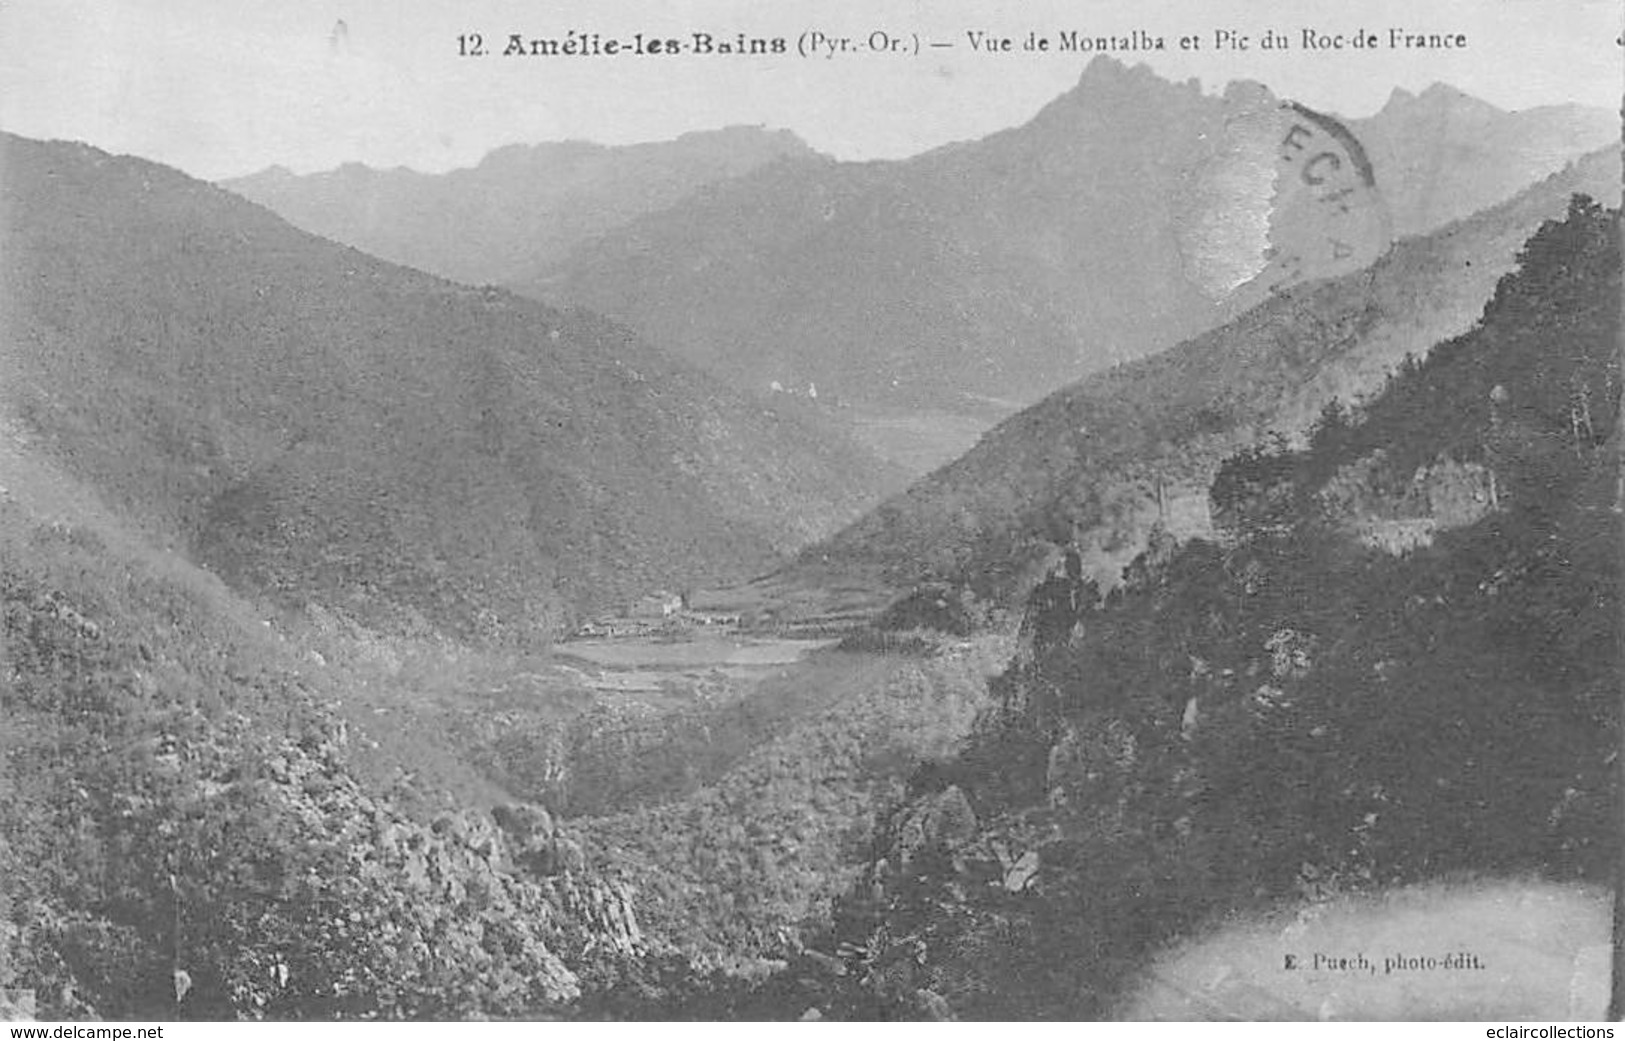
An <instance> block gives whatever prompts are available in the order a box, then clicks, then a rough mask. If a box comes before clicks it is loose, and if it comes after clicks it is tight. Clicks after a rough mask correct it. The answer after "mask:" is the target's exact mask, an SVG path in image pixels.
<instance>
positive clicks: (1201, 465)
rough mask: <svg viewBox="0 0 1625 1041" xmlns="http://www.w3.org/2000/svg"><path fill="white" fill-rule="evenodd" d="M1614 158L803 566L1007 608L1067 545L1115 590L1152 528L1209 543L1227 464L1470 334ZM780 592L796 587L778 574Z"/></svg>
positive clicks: (833, 542) (1019, 450)
mask: <svg viewBox="0 0 1625 1041" xmlns="http://www.w3.org/2000/svg"><path fill="white" fill-rule="evenodd" d="M1620 177H1621V169H1620V155H1619V150H1618V148H1617V147H1616V148H1610V149H1604V150H1601V151H1598V152H1595V153H1593V154H1591V155H1589V156H1586V157H1584V158H1582V159H1581V160H1580V161H1579V162H1576V163H1572V164H1570V165H1569V166H1567V167H1566V168H1564V169H1563V170H1560V171H1559V172H1557V173H1555V174H1553V175H1551V176H1550V177H1548V178H1546V179H1544V180H1543V181H1541V182H1540V183H1538V184H1535V185H1532V186H1530V187H1529V188H1527V189H1525V190H1524V191H1522V192H1520V193H1519V194H1517V195H1516V196H1514V197H1513V198H1512V199H1509V200H1507V201H1506V202H1504V203H1502V204H1500V205H1498V206H1494V207H1491V208H1489V209H1487V210H1484V211H1483V212H1481V213H1478V214H1475V215H1474V216H1472V217H1469V218H1467V219H1465V220H1460V221H1456V222H1453V223H1451V224H1449V225H1447V226H1446V227H1444V228H1441V229H1439V230H1437V231H1434V232H1432V233H1430V234H1428V235H1424V236H1420V237H1415V238H1411V239H1407V240H1404V241H1402V242H1400V243H1399V244H1398V245H1397V246H1395V247H1394V249H1393V250H1392V251H1391V252H1389V253H1388V254H1387V255H1386V256H1385V257H1383V258H1382V259H1381V260H1380V261H1378V262H1377V263H1376V264H1375V265H1374V266H1372V267H1371V268H1370V269H1368V270H1366V271H1361V272H1357V273H1354V274H1350V275H1345V276H1343V277H1341V278H1337V279H1332V280H1327V281H1321V282H1314V283H1305V284H1303V285H1299V286H1294V287H1292V288H1290V289H1288V290H1285V291H1283V292H1281V293H1279V294H1277V295H1276V296H1274V297H1273V298H1271V299H1269V300H1268V301H1266V302H1265V303H1264V304H1262V305H1260V306H1258V307H1256V308H1254V309H1253V310H1251V311H1248V312H1247V313H1245V314H1243V315H1242V316H1240V317H1238V318H1236V319H1234V320H1232V321H1230V322H1228V323H1226V324H1225V325H1222V326H1220V327H1219V328H1216V329H1213V330H1211V331H1208V332H1205V333H1202V334H1201V335H1199V336H1196V337H1193V338H1191V339H1190V340H1187V341H1186V342H1184V343H1181V344H1179V345H1178V346H1176V347H1174V348H1172V349H1171V350H1168V351H1165V352H1162V353H1160V354H1157V355H1154V356H1152V357H1148V358H1144V359H1140V360H1138V361H1135V362H1132V363H1130V364H1126V365H1122V366H1118V367H1116V368H1113V369H1111V370H1108V371H1106V372H1101V373H1097V374H1095V375H1093V376H1090V377H1087V378H1085V379H1083V380H1081V381H1079V382H1077V383H1074V384H1072V385H1070V386H1068V387H1065V388H1063V389H1062V390H1059V391H1057V392H1056V393H1054V394H1052V395H1050V396H1049V397H1047V398H1045V399H1044V400H1043V401H1042V402H1040V403H1039V404H1037V405H1035V406H1033V407H1031V408H1029V409H1027V410H1025V411H1023V412H1021V413H1019V414H1017V415H1015V416H1013V417H1011V418H1010V419H1008V420H1006V421H1005V422H1003V423H1001V424H1000V425H999V426H998V427H996V428H995V429H994V430H992V431H990V432H989V433H987V434H986V435H984V436H983V437H982V439H981V440H980V442H979V443H978V444H977V446H976V447H975V448H974V449H972V450H971V451H970V452H968V453H966V454H965V455H964V456H962V457H961V458H959V459H957V460H955V461H954V462H952V463H951V464H949V465H947V466H944V467H943V468H941V469H939V470H937V471H935V472H933V473H932V474H930V475H928V476H927V477H925V478H922V479H921V480H919V481H917V482H916V483H915V484H913V485H912V486H911V487H910V488H909V489H908V490H907V491H906V492H905V493H903V494H901V495H899V496H897V497H895V498H894V499H892V500H890V501H888V502H886V503H885V504H884V505H882V506H881V507H879V508H878V509H876V510H874V511H872V512H871V513H869V514H867V515H865V516H864V517H863V518H861V519H860V520H858V521H856V522H855V523H854V524H853V525H851V526H850V527H848V528H846V529H845V530H843V531H841V532H840V533H838V534H837V535H835V536H833V537H832V538H831V539H829V540H828V541H827V542H825V543H823V544H820V545H817V546H813V547H810V548H809V549H807V550H805V551H803V553H802V555H801V561H802V564H801V566H802V567H804V568H808V569H811V570H812V571H815V572H818V573H823V571H824V569H826V568H830V567H834V568H836V569H837V570H848V571H852V572H855V573H856V572H873V571H878V572H879V573H881V574H883V575H885V576H886V577H887V578H888V579H889V580H890V581H891V582H893V583H894V584H895V585H897V586H901V587H907V586H908V585H909V584H911V583H915V582H920V581H927V580H954V581H960V582H964V583H967V584H969V585H971V586H974V587H976V588H978V589H980V590H982V591H985V592H995V593H999V594H1008V593H1012V592H1017V591H1019V590H1020V589H1022V588H1024V587H1025V586H1026V585H1029V584H1030V583H1031V582H1032V581H1033V580H1034V578H1035V574H1036V571H1037V570H1041V569H1042V568H1043V567H1045V566H1046V565H1047V563H1048V562H1049V561H1050V560H1051V559H1052V558H1051V557H1050V554H1052V553H1053V552H1054V547H1055V546H1057V545H1062V544H1066V543H1068V542H1077V543H1079V544H1080V545H1081V546H1083V547H1084V548H1085V550H1086V555H1087V556H1088V558H1089V561H1090V564H1091V567H1092V569H1093V570H1094V572H1095V574H1096V577H1097V578H1098V579H1099V580H1101V581H1102V582H1103V583H1105V584H1108V585H1109V584H1111V583H1112V582H1114V581H1115V580H1116V578H1117V576H1118V573H1119V572H1120V570H1121V568H1122V566H1123V565H1124V564H1125V563H1127V561H1128V560H1129V559H1130V558H1132V557H1133V556H1134V555H1135V554H1136V553H1138V552H1139V550H1140V548H1141V547H1143V545H1144V544H1145V538H1146V536H1147V534H1148V533H1149V531H1150V530H1151V529H1152V528H1153V526H1156V525H1159V524H1160V525H1161V526H1163V527H1164V528H1165V529H1167V530H1168V531H1170V532H1171V533H1172V534H1173V535H1175V536H1177V537H1181V538H1188V537H1191V536H1195V535H1208V534H1211V520H1210V518H1209V516H1208V509H1207V488H1208V486H1209V484H1210V483H1211V481H1212V477H1213V473H1214V471H1215V470H1216V468H1217V466H1218V464H1219V462H1220V461H1221V460H1222V459H1223V458H1224V457H1225V456H1227V455H1229V454H1230V453H1231V452H1232V451H1234V450H1235V449H1236V448H1237V447H1239V446H1241V445H1245V444H1248V443H1251V442H1252V441H1254V440H1256V439H1258V438H1261V437H1263V436H1264V435H1265V434H1266V433H1267V432H1269V431H1272V430H1273V431H1277V432H1280V433H1282V434H1284V435H1288V436H1291V435H1295V434H1298V433H1301V432H1302V431H1304V430H1306V429H1307V428H1308V427H1309V426H1310V424H1311V423H1313V422H1314V421H1315V419H1316V417H1317V415H1318V413H1319V411H1320V410H1321V409H1322V408H1323V407H1324V406H1325V405H1326V404H1327V403H1328V402H1329V401H1331V400H1332V399H1334V398H1340V399H1341V400H1342V402H1343V404H1345V405H1349V404H1354V403H1357V402H1358V401H1359V400H1360V399H1361V398H1362V397H1363V396H1364V395H1367V394H1370V393H1373V392H1375V391H1376V390H1377V389H1379V388H1380V387H1381V386H1382V383H1383V380H1384V379H1385V378H1386V376H1387V373H1388V372H1390V371H1392V369H1393V368H1394V367H1395V366H1396V365H1398V364H1399V363H1400V362H1402V361H1403V360H1404V359H1405V358H1406V357H1407V356H1409V355H1412V354H1421V353H1424V352H1425V351H1426V350H1427V349H1428V348H1429V347H1430V346H1431V345H1432V344H1434V343H1436V342H1438V341H1440V340H1443V339H1446V338H1448V337H1450V336H1453V335H1456V334H1458V333H1460V332H1462V331H1464V330H1465V329H1467V328H1468V327H1469V326H1470V325H1471V324H1472V322H1473V320H1474V319H1475V317H1476V315H1477V314H1478V312H1479V311H1480V310H1481V309H1482V307H1483V305H1484V303H1485V301H1486V300H1488V299H1489V296H1490V294H1491V293H1492V291H1493V290H1494V288H1495V284H1496V280H1497V279H1498V278H1499V277H1501V276H1502V275H1503V274H1505V273H1506V272H1507V271H1508V270H1510V269H1511V267H1512V265H1513V262H1514V260H1515V257H1516V254H1517V250H1518V249H1519V247H1520V246H1521V245H1522V243H1523V242H1524V240H1525V239H1526V238H1527V237H1528V236H1529V235H1530V234H1532V233H1533V231H1534V230H1535V229H1536V228H1538V227H1539V226H1540V225H1541V222H1542V221H1545V220H1548V219H1551V218H1554V217H1557V216H1560V215H1562V213H1563V212H1564V207H1565V206H1566V205H1567V201H1568V199H1569V197H1570V195H1571V194H1573V193H1576V192H1581V193H1586V194H1589V195H1591V196H1593V197H1594V198H1597V199H1599V200H1603V201H1604V202H1605V203H1607V204H1610V205H1612V204H1616V203H1617V202H1618V200H1619V197H1620ZM785 577H787V578H788V577H792V576H790V575H787V576H785Z"/></svg>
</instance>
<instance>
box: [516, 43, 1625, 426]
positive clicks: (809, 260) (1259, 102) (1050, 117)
mask: <svg viewBox="0 0 1625 1041" xmlns="http://www.w3.org/2000/svg"><path fill="white" fill-rule="evenodd" d="M1436 97H1437V96H1436V95H1434V96H1430V97H1429V98H1428V99H1427V103H1426V104H1425V105H1419V106H1418V107H1416V108H1415V109H1414V110H1412V109H1408V108H1406V107H1405V106H1403V105H1400V104H1397V103H1396V104H1395V105H1391V106H1390V108H1389V110H1387V111H1386V112H1385V115H1383V116H1382V117H1380V118H1377V119H1375V120H1373V121H1370V123H1371V127H1372V129H1373V131H1374V132H1376V133H1378V134H1379V136H1380V137H1381V139H1382V141H1383V142H1384V150H1383V151H1382V152H1381V153H1380V154H1379V155H1377V156H1375V157H1373V165H1374V168H1375V169H1374V184H1375V188H1374V190H1373V192H1370V193H1367V194H1369V195H1371V198H1370V200H1369V205H1370V206H1372V207H1375V208H1379V209H1380V208H1381V207H1383V206H1386V207H1388V208H1391V209H1392V211H1393V212H1394V213H1395V214H1398V215H1400V218H1401V219H1400V221H1399V227H1400V229H1401V230H1403V231H1419V230H1429V229H1431V228H1433V227H1435V226H1436V225H1437V223H1439V222H1442V221H1444V220H1448V219H1450V218H1453V217H1459V216H1464V215H1466V214H1467V213H1468V212H1471V210H1472V209H1476V208H1478V207H1479V206H1480V205H1487V204H1489V203H1492V202H1498V201H1500V200H1501V199H1503V198H1504V197H1505V196H1506V195H1510V194H1511V193H1512V192H1513V191H1516V190H1517V189H1519V188H1521V187H1523V186H1525V185H1526V184H1528V183H1529V182H1530V181H1533V180H1536V179H1538V178H1539V177H1541V176H1544V175H1546V174H1548V173H1551V172H1553V171H1554V170H1556V169H1558V168H1560V167H1561V166H1562V164H1563V162H1564V161H1565V160H1567V159H1569V158H1574V157H1578V156H1579V155H1581V154H1583V153H1584V152H1586V151H1589V150H1592V149H1595V148H1597V147H1598V146H1599V145H1601V144H1602V143H1604V142H1605V141H1607V140H1608V139H1609V138H1610V137H1613V136H1617V135H1616V134H1614V133H1613V132H1612V129H1611V127H1612V122H1613V118H1612V116H1611V115H1610V114H1607V113H1602V114H1598V118H1597V119H1593V118H1592V114H1591V113H1589V112H1586V113H1584V114H1583V116H1582V115H1576V114H1574V113H1569V112H1566V111H1565V112H1556V111H1545V110H1542V111H1537V112H1533V113H1528V114H1523V115H1520V116H1512V115H1508V114H1504V113H1498V114H1495V115H1493V116H1490V117H1484V118H1480V117H1479V116H1478V115H1472V116H1471V118H1469V117H1468V116H1461V117H1460V118H1457V117H1455V116H1452V115H1451V114H1450V113H1449V112H1446V111H1444V110H1443V109H1441V108H1440V106H1436V105H1435V104H1434V101H1435V100H1436ZM1278 108H1279V102H1278V101H1277V100H1276V99H1274V98H1273V97H1272V96H1270V94H1269V93H1268V91H1267V90H1265V89H1263V88H1260V87H1258V86H1256V85H1252V84H1241V83H1238V84H1232V85H1231V86H1230V87H1229V88H1228V89H1227V90H1226V91H1225V92H1224V94H1223V95H1222V96H1214V95H1208V94H1204V93H1203V92H1202V91H1201V89H1200V85H1199V84H1197V83H1196V82H1195V81H1192V82H1189V83H1185V84H1173V83H1169V82H1166V81H1164V80H1162V79H1160V78H1158V77H1157V76H1156V75H1155V74H1154V73H1153V72H1151V71H1150V70H1149V69H1148V68H1146V67H1144V66H1138V67H1135V68H1132V69H1131V68H1126V67H1124V66H1123V65H1121V64H1119V63H1117V62H1116V61H1114V60H1112V59H1111V58H1108V57H1100V58H1097V59H1096V60H1094V61H1093V62H1091V63H1090V64H1089V66H1088V67H1087V68H1086V69H1085V71H1084V73H1083V75H1082V77H1081V79H1080V81H1079V83H1078V84H1077V86H1076V87H1075V88H1074V89H1073V90H1071V91H1069V92H1068V93H1066V94H1064V95H1062V96H1061V97H1059V98H1057V99H1055V100H1054V101H1053V102H1051V103H1050V104H1049V105H1047V106H1046V107H1045V108H1044V109H1043V110H1042V111H1040V112H1039V113H1038V114H1037V115H1035V116H1034V118H1033V119H1032V120H1031V121H1029V122H1028V123H1027V124H1025V125H1023V126H1020V127H1017V128H1013V129H1010V130H1006V131H1002V132H1000V133H996V134H993V135H991V136H989V137H987V138H984V139H982V140H978V141H973V142H967V143H963V144H958V145H952V146H949V147H945V148H941V149H938V150H936V151H933V152H930V153H927V154H925V155H921V156H918V157H915V158H912V159H909V160H905V161H899V162H872V163H836V162H823V163H818V162H797V163H782V164H777V165H774V166H771V167H766V168H764V169H762V170H759V171H757V172H756V173H754V174H751V175H748V176H745V177H742V178H738V179H736V180H734V181H730V182H727V183H725V184H718V185H715V186H713V187H711V188H709V189H707V190H705V191H703V192H700V193H698V194H697V195H696V196H694V197H692V198H690V199H687V200H684V201H683V202H681V203H679V204H677V205H674V206H673V207H671V208H670V209H668V210H665V211H662V212H660V213H656V214H651V215H650V216H648V217H645V218H642V219H640V220H637V221H634V222H633V223H631V224H630V225H628V226H626V227H624V228H621V229H618V230H615V231H612V232H610V233H608V234H606V235H605V236H603V237H602V238H600V239H598V240H595V241H593V242H590V243H587V244H584V245H583V246H582V247H581V248H580V249H578V250H577V251H576V252H575V253H574V254H573V255H572V256H571V257H570V258H569V260H568V261H566V262H564V263H561V264H559V265H556V266H555V267H554V269H553V270H551V271H550V272H545V273H543V274H542V276H541V277H540V278H538V279H536V280H534V281H531V282H527V283H522V284H518V285H517V286H516V288H518V289H520V290H521V291H523V292H528V293H532V294H534V295H537V296H538V297H540V298H542V299H546V300H566V301H571V302H575V303H579V304H582V305H584V306H587V307H590V308H592V309H594V310H597V311H600V312H601V313H604V314H608V315H611V316H614V317H615V318H617V319H619V320H624V321H626V322H628V323H629V324H631V325H632V326H633V327H634V328H635V329H637V330H638V331H639V332H641V333H643V334H644V335H647V336H648V337H649V338H650V339H651V340H653V341H654V342H656V343H659V344H661V345H663V346H669V347H670V348H672V349H673V350H675V351H677V352H679V353H681V354H682V355H683V356H685V357H687V358H690V359H692V360H694V361H696V362H698V363H700V364H701V365H704V366H707V367H709V368H711V369H712V370H713V371H715V372H717V373H719V374H722V375H724V376H726V377H727V378H729V379H734V380H737V381H739V382H741V383H743V384H744V385H746V386H756V387H763V386H767V385H769V384H771V383H775V382H776V383H778V384H780V385H781V386H783V387H786V388H798V389H803V390H804V389H805V388H808V387H809V385H811V386H815V387H816V388H817V390H818V393H819V396H820V400H826V401H827V400H828V399H829V398H830V397H831V396H832V395H833V396H834V397H835V398H838V399H839V400H841V401H844V402H848V403H857V404H860V405H863V406H866V407H870V408H874V407H880V408H891V409H896V410H905V411H918V410H922V409H928V408H930V409H941V410H947V411H950V412H955V411H958V412H971V411H974V408H973V403H982V402H985V400H986V399H990V398H991V399H995V400H996V401H998V402H1001V403H1005V404H1011V403H1027V402H1031V401H1034V400H1036V399H1037V398H1039V397H1041V396H1042V395H1043V394H1046V393H1048V392H1049V391H1051V390H1053V389H1054V388H1055V387H1057V386H1060V385H1062V384H1065V383H1067V382H1070V381H1072V380H1075V379H1077V378H1079V377H1081V376H1083V375H1085V374H1086V373H1089V372H1091V371H1094V370H1098V369H1102V368H1105V367H1107V366H1110V365H1112V364H1115V363H1118V362H1122V361H1127V360H1130V359H1133V358H1136V357H1139V356H1141V355H1144V354H1146V353H1149V352H1152V351H1156V350H1161V349H1163V348H1165V347H1167V346H1168V345H1170V344H1173V343H1176V342H1178V341H1179V340H1181V339H1184V338H1186V337H1188V336H1191V335H1193V334H1195V333H1197V332H1200V331H1201V330H1203V329H1206V328H1209V327H1210V326H1212V325H1214V324H1216V323H1217V322H1219V321H1221V320H1223V319H1224V318H1226V317H1230V316H1231V315H1232V314H1233V312H1231V311H1228V310H1227V306H1228V300H1227V294H1228V292H1229V290H1230V289H1231V288H1232V287H1233V286H1234V284H1235V281H1236V279H1228V280H1227V279H1226V278H1219V277H1216V276H1215V274H1214V273H1211V272H1204V271H1199V270H1193V267H1200V266H1202V265H1204V264H1211V263H1212V262H1214V260H1215V258H1208V257H1206V256H1205V255H1204V251H1205V250H1208V249H1211V248H1212V244H1211V243H1205V242H1196V241H1193V236H1194V237H1195V238H1196V239H1201V238H1203V237H1204V236H1208V235H1220V236H1221V237H1222V236H1224V235H1232V234H1234V231H1235V229H1234V228H1229V227H1225V225H1226V224H1227V222H1228V223H1230V224H1234V223H1235V220H1236V219H1237V210H1238V209H1240V210H1246V211H1248V212H1251V211H1252V210H1256V211H1257V212H1256V213H1252V216H1253V217H1255V218H1256V219H1257V220H1258V221H1259V222H1262V223H1264V224H1267V223H1268V222H1269V219H1270V215H1269V213H1268V208H1269V206H1270V202H1271V200H1270V194H1271V190H1272V181H1271V178H1270V176H1269V175H1270V174H1271V171H1272V169H1273V166H1274V162H1275V152H1277V151H1278V150H1280V148H1281V145H1280V141H1281V136H1280V134H1279V133H1278V132H1275V131H1273V130H1267V131H1263V132H1261V133H1259V134H1257V135H1252V137H1249V135H1248V133H1247V128H1248V127H1249V126H1252V125H1253V124H1252V123H1250V122H1249V121H1253V120H1255V119H1257V118H1258V117H1260V116H1263V115H1267V114H1268V113H1269V112H1272V111H1275V110H1277V109H1278ZM1436 110H1437V112H1442V113H1443V114H1436ZM1492 111H1493V110H1492ZM1266 122H1267V120H1266ZM1598 126H1602V127H1604V128H1605V129H1604V130H1602V131H1600V132H1599V131H1598ZM1255 129H1256V127H1255ZM1238 134H1239V135H1240V136H1241V137H1243V138H1248V140H1243V141H1240V142H1239V143H1238V142H1232V141H1231V138H1234V137H1236V136H1237V135H1238ZM1355 136H1356V137H1358V136H1359V135H1358V133H1356V135H1355ZM1463 137H1470V138H1471V139H1472V140H1473V141H1474V142H1475V144H1474V146H1473V147H1470V148H1469V147H1465V146H1463V145H1462V144H1461V143H1460V140H1458V139H1460V138H1463ZM1253 138H1256V139H1253ZM1526 138H1529V139H1530V140H1532V141H1533V142H1534V143H1533V144H1530V143H1528V142H1527V141H1526V140H1525V139H1526ZM1232 145H1234V146H1235V147H1234V148H1232V147H1231V146H1232ZM1226 149H1231V151H1233V152H1234V153H1235V154H1230V153H1229V152H1227V151H1226ZM1536 151H1538V152H1539V153H1540V154H1539V155H1538V156H1537V155H1535V154H1534V153H1535V152H1536ZM1255 153H1256V154H1255ZM1419 164H1420V165H1419ZM1356 165H1358V164H1356ZM1390 166H1392V176H1390ZM1435 167H1437V168H1439V169H1440V170H1442V171H1444V172H1443V173H1441V174H1440V176H1438V177H1432V178H1430V177H1429V176H1428V175H1429V174H1430V173H1431V172H1434V168H1435ZM1486 169H1489V170H1493V171H1494V173H1493V174H1492V175H1487V174H1486V173H1485V170H1486ZM1519 178H1525V179H1522V180H1520V179H1519ZM1440 185H1448V186H1451V188H1450V189H1449V190H1450V194H1449V197H1448V199H1446V198H1443V197H1441V195H1440V192H1441V188H1440V187H1439V186H1440ZM1468 185H1470V186H1471V190H1467V188H1466V187H1465V186H1468ZM1249 191H1251V192H1253V195H1252V196H1249V197H1248V198H1246V199H1240V198H1238V193H1240V195H1242V196H1245V195H1246V193H1247V192H1249ZM1243 223H1245V222H1243ZM1242 238H1243V239H1245V236H1243V237H1242ZM1263 245H1264V243H1263V242H1262V241H1260V242H1258V243H1249V242H1246V241H1240V240H1238V241H1237V242H1235V243H1230V244H1229V246H1230V247H1231V248H1229V252H1232V253H1234V252H1237V251H1238V250H1239V251H1240V252H1241V253H1248V252H1249V251H1250V252H1251V253H1253V254H1256V253H1260V252H1261V251H1262V248H1263ZM1217 259H1220V260H1223V262H1224V263H1223V265H1222V266H1224V267H1226V268H1227V269H1228V268H1230V267H1238V266H1239V268H1240V272H1241V273H1240V274H1239V275H1238V276H1236V278H1237V279H1244V278H1245V277H1248V276H1249V275H1250V274H1251V272H1250V271H1248V270H1247V269H1246V261H1247V260H1248V257H1247V256H1240V257H1223V258H1217Z"/></svg>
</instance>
